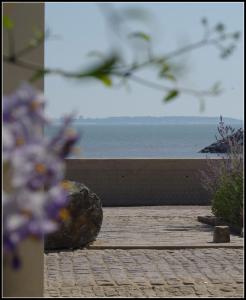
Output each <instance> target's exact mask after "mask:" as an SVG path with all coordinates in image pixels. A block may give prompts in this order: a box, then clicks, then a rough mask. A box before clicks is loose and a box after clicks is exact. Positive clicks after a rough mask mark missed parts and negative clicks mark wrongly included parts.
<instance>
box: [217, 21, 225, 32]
mask: <svg viewBox="0 0 246 300" xmlns="http://www.w3.org/2000/svg"><path fill="white" fill-rule="evenodd" d="M215 30H216V31H218V32H223V31H224V30H225V25H224V24H222V23H218V24H217V25H216V26H215Z"/></svg>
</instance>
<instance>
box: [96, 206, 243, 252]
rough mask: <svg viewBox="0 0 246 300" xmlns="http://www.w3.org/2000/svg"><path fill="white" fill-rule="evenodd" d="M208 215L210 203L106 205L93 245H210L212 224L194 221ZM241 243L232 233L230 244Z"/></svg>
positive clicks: (240, 239) (97, 246) (98, 246)
mask: <svg viewBox="0 0 246 300" xmlns="http://www.w3.org/2000/svg"><path fill="white" fill-rule="evenodd" d="M210 214H211V208H210V206H150V207H148V206H145V207H120V208H117V207H107V208H104V209H103V224H102V228H101V231H100V233H99V236H98V238H97V240H96V241H95V242H94V243H93V245H92V247H93V249H95V248H100V247H114V246H121V247H122V246H134V247H136V246H156V247H158V246H164V247H165V246H172V247H177V246H186V247H190V246H196V247H197V246H198V245H206V246H207V247H210V246H213V245H214V244H212V240H213V227H212V226H210V225H206V224H202V223H200V222H198V221H197V216H199V215H201V216H205V215H210ZM242 243H243V241H242V238H240V237H238V236H235V235H231V242H230V246H231V245H242ZM217 246H218V245H217Z"/></svg>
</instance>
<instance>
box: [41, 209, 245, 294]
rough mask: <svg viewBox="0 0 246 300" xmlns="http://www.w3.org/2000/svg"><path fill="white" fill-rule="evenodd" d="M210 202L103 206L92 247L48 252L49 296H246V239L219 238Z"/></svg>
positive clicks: (46, 277) (46, 279)
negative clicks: (203, 219) (208, 219)
mask: <svg viewBox="0 0 246 300" xmlns="http://www.w3.org/2000/svg"><path fill="white" fill-rule="evenodd" d="M207 214H210V207H208V206H161V207H131V208H130V207H120V208H119V207H118V208H112V207H109V208H104V220H103V226H102V229H101V232H100V234H99V236H98V238H97V240H96V241H95V242H94V243H92V244H91V245H90V246H89V247H88V248H87V249H82V250H76V251H62V252H50V253H46V254H45V296H46V297H188V296H190V297H238V298H242V297H243V248H242V246H243V239H242V238H240V237H238V236H233V235H232V236H231V242H230V243H227V244H214V243H212V230H213V228H212V227H211V226H209V225H205V224H201V223H199V222H198V221H197V216H198V215H207Z"/></svg>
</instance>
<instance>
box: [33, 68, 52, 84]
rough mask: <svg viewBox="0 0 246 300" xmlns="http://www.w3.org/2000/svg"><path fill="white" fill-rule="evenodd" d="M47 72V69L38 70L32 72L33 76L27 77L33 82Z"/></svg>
mask: <svg viewBox="0 0 246 300" xmlns="http://www.w3.org/2000/svg"><path fill="white" fill-rule="evenodd" d="M48 73H49V71H48V70H38V71H36V72H35V73H34V74H33V76H32V77H31V78H30V79H29V81H30V82H31V83H33V82H35V81H37V80H38V79H40V78H43V77H44V75H45V74H48Z"/></svg>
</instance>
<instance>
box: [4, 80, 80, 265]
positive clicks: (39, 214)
mask: <svg viewBox="0 0 246 300" xmlns="http://www.w3.org/2000/svg"><path fill="white" fill-rule="evenodd" d="M44 104H45V101H44V98H43V95H42V94H41V93H38V92H37V91H36V90H35V89H33V88H32V87H31V86H30V85H28V84H23V85H22V86H21V87H20V88H19V90H18V91H17V92H16V93H14V94H11V95H8V96H4V97H3V130H2V133H3V165H4V181H3V189H4V191H3V241H4V251H7V252H10V253H12V254H13V263H14V264H15V265H18V263H17V262H18V259H17V257H16V253H17V250H18V245H19V243H20V242H21V241H22V240H23V239H25V238H27V237H30V236H31V237H35V238H40V237H42V236H43V235H44V234H46V233H50V232H52V231H54V230H56V229H57V227H58V225H59V223H60V222H61V220H62V218H63V217H65V216H67V213H66V212H65V210H64V209H65V206H66V204H67V186H66V185H65V184H63V179H64V167H65V165H64V158H65V157H66V156H67V155H68V154H69V153H70V151H71V149H72V147H73V145H74V144H75V142H76V141H77V139H78V135H77V134H76V132H74V131H72V130H71V129H69V128H68V126H69V124H70V122H71V119H72V117H71V116H70V117H67V118H65V120H64V124H63V125H62V126H61V128H60V130H59V132H58V133H57V134H56V135H55V136H54V137H53V138H52V139H48V138H46V137H45V136H44V134H43V131H44V126H45V125H47V124H48V123H49V122H48V120H47V119H46V118H45V116H44Z"/></svg>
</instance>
